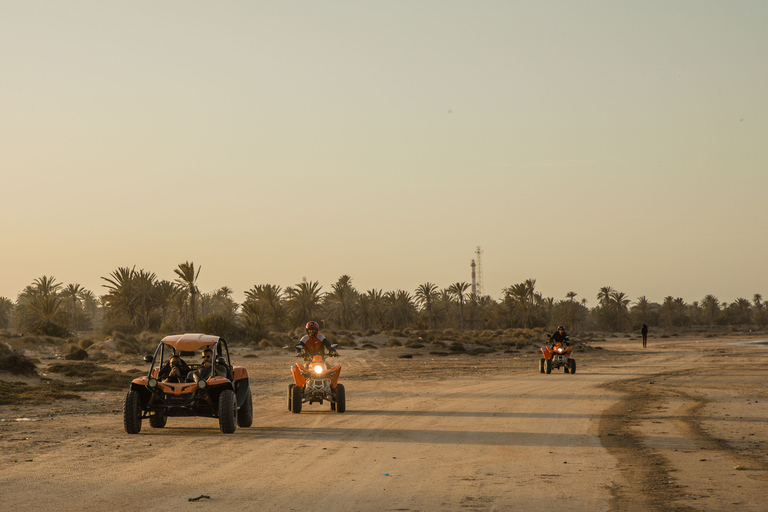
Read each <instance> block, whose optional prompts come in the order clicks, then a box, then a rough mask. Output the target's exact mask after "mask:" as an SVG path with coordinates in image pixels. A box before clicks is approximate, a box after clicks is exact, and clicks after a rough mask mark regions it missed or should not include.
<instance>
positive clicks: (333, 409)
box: [331, 402, 336, 412]
mask: <svg viewBox="0 0 768 512" xmlns="http://www.w3.org/2000/svg"><path fill="white" fill-rule="evenodd" d="M335 411H336V402H331V412H335Z"/></svg>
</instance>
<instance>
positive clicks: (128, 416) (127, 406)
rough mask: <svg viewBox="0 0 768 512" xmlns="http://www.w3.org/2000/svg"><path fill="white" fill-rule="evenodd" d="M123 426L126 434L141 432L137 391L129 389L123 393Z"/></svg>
mask: <svg viewBox="0 0 768 512" xmlns="http://www.w3.org/2000/svg"><path fill="white" fill-rule="evenodd" d="M123 427H124V428H125V431H126V432H127V433H128V434H138V433H139V432H141V407H139V393H138V392H137V391H129V392H128V394H127V395H125V403H124V404H123Z"/></svg>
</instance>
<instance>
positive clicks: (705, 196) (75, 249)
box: [0, 0, 768, 306]
mask: <svg viewBox="0 0 768 512" xmlns="http://www.w3.org/2000/svg"><path fill="white" fill-rule="evenodd" d="M0 3H2V13H3V14H2V16H0V69H1V70H2V79H0V219H1V220H0V296H5V297H8V298H11V299H15V297H16V296H17V294H18V293H19V292H21V291H22V290H23V288H24V287H25V286H27V285H29V284H31V283H32V281H33V280H34V279H36V278H38V277H40V276H42V275H48V276H51V275H52V276H54V277H55V278H56V279H57V280H58V281H59V282H62V283H63V284H65V285H66V284H69V283H79V284H81V285H82V286H84V287H85V288H88V289H90V290H92V291H94V293H96V294H97V295H101V294H103V293H105V292H106V289H105V288H104V287H103V285H104V284H105V281H104V280H103V279H102V277H105V276H108V275H109V274H110V273H111V272H113V271H114V270H116V269H117V268H118V267H134V266H135V267H136V269H137V270H138V269H144V270H148V271H151V272H154V273H155V274H157V276H158V278H159V279H169V280H172V279H174V278H175V277H176V276H175V274H174V272H173V269H174V268H176V267H177V266H178V264H179V263H183V262H185V261H192V262H194V263H195V265H196V266H200V267H201V272H200V277H199V281H198V283H199V287H200V289H201V291H203V292H211V291H214V290H215V289H217V288H219V287H221V286H228V287H230V288H232V289H233V290H234V292H235V299H236V300H242V298H243V296H244V292H245V290H248V289H250V288H251V287H253V286H254V285H257V284H265V283H270V284H277V285H280V286H283V287H285V286H290V285H294V284H296V283H299V282H301V281H302V279H305V278H306V279H307V280H310V281H319V282H320V284H321V285H322V286H323V290H324V291H328V290H330V287H331V285H332V284H333V283H334V282H336V280H337V279H338V278H339V277H340V276H341V275H344V274H347V275H350V276H351V277H352V284H353V285H354V286H355V287H356V288H357V289H358V290H361V291H365V290H369V289H371V288H376V289H383V290H385V291H387V290H396V289H404V290H407V291H410V292H413V290H414V289H415V288H416V287H417V286H418V285H420V284H422V283H425V282H432V283H435V284H436V285H438V286H439V287H441V288H443V287H448V286H449V285H451V284H453V283H456V282H460V281H467V282H469V281H470V261H471V260H472V259H473V258H474V257H475V251H476V248H477V247H478V246H480V247H482V251H483V252H482V271H483V285H484V292H485V293H486V294H488V295H490V296H491V297H493V298H495V299H499V298H500V297H501V296H502V295H503V290H504V288H506V287H508V286H511V285H513V284H515V283H519V282H522V281H524V280H526V279H529V278H533V279H536V289H537V290H538V291H539V292H541V293H542V294H544V296H546V297H554V298H555V299H563V298H565V294H566V293H567V292H569V291H574V292H576V293H577V294H578V295H577V300H578V299H581V298H586V299H587V300H588V304H589V305H592V306H593V305H595V304H596V299H595V297H596V295H597V293H598V290H599V288H600V287H602V286H611V287H613V288H614V289H617V290H619V291H622V292H624V293H626V294H627V295H628V296H629V297H630V298H632V299H633V300H634V299H636V298H637V297H639V296H646V297H647V298H648V299H649V300H651V301H657V302H661V301H662V300H663V298H664V297H665V296H668V295H671V296H674V297H683V298H684V299H685V300H686V301H687V302H692V301H695V300H701V298H703V297H704V295H706V294H710V293H711V294H714V295H715V296H717V297H718V298H720V300H721V301H732V300H734V299H736V298H738V297H745V298H748V299H751V298H752V296H753V295H754V294H756V293H760V294H762V295H764V296H766V297H768V272H767V270H766V269H767V268H768V257H767V256H766V255H768V236H767V235H766V229H765V225H766V221H767V220H768V215H767V214H768V203H767V202H766V198H765V196H766V191H768V143H767V142H768V94H766V91H768V60H767V59H766V55H768V30H765V27H766V26H768V3H766V2H763V1H762V0H760V1H757V0H756V1H749V0H744V1H739V2H722V1H707V0H695V1H694V0H691V1H688V0H679V1H669V0H659V1H654V0H643V1H632V2H613V1H590V0H584V1H579V2H573V1H560V0H550V1H547V0H544V1H539V0H536V1H508V2H498V1H497V2H492V1H487V2H469V1H452V0H441V1H419V2H407V1H370V2H360V1H327V2H310V1H297V2H284V1H258V0H247V1H246V0H230V1H227V2H203V1H190V0H184V1H163V2H156V1H131V2H127V1H115V2H102V1H99V0H93V1H81V0H72V1H68V2H58V1H35V0H32V1H25V2H13V1H0Z"/></svg>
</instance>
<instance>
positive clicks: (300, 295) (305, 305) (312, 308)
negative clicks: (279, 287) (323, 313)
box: [285, 281, 322, 324]
mask: <svg viewBox="0 0 768 512" xmlns="http://www.w3.org/2000/svg"><path fill="white" fill-rule="evenodd" d="M321 289H322V287H321V286H320V283H319V282H318V281H311V282H307V281H302V282H301V283H299V284H297V285H296V287H295V288H294V287H290V286H289V287H288V288H286V289H285V294H286V296H287V297H288V299H287V300H286V306H287V307H288V311H289V313H290V315H291V316H292V317H293V318H292V319H293V321H294V322H295V323H297V324H303V323H304V322H306V321H307V320H312V319H314V318H315V317H316V316H317V315H318V314H319V313H320V290H321Z"/></svg>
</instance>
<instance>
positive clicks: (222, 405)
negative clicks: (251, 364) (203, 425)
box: [219, 389, 237, 434]
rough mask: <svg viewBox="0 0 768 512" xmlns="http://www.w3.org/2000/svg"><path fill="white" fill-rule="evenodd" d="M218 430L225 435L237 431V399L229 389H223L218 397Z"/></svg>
mask: <svg viewBox="0 0 768 512" xmlns="http://www.w3.org/2000/svg"><path fill="white" fill-rule="evenodd" d="M219 428H220V429H221V431H222V432H223V433H225V434H232V433H234V432H235V430H236V429H237V397H236V396H235V392H234V391H232V390H231V389H225V390H224V391H222V392H221V394H220V395H219Z"/></svg>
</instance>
